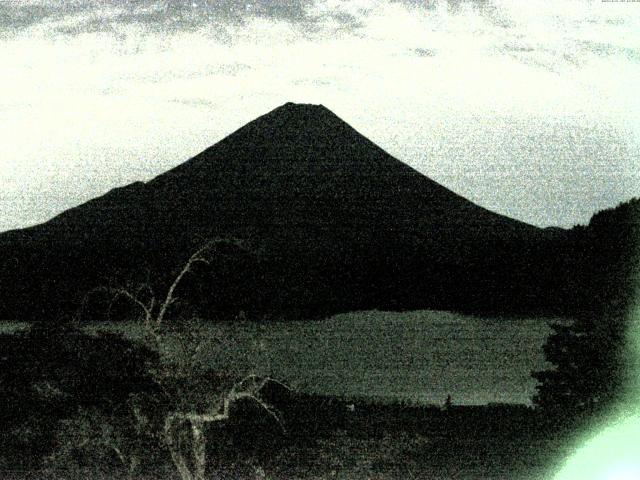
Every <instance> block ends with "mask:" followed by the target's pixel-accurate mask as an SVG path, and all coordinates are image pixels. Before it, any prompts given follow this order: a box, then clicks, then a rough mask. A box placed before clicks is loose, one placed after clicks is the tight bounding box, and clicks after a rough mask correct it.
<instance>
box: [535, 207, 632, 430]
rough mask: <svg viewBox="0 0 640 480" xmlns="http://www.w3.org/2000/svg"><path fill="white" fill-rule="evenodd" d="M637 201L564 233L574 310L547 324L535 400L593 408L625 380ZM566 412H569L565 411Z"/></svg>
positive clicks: (577, 409) (607, 401) (614, 395)
mask: <svg viewBox="0 0 640 480" xmlns="http://www.w3.org/2000/svg"><path fill="white" fill-rule="evenodd" d="M639 243H640V200H638V199H634V200H631V201H629V202H625V203H623V204H621V205H619V206H618V207H616V208H614V209H609V210H604V211H602V212H598V213H597V214H596V215H594V216H593V218H592V219H591V221H590V223H589V225H588V226H586V227H575V228H574V229H572V230H571V231H570V235H569V237H568V241H567V244H566V245H565V248H564V252H563V253H562V255H563V256H564V261H563V263H564V265H566V266H567V267H566V270H565V272H564V288H565V299H566V302H567V303H569V304H570V306H569V307H568V310H569V311H574V312H577V313H576V314H575V315H574V317H573V321H571V322H570V323H563V324H556V325H553V330H554V331H553V333H552V335H551V336H550V337H549V340H548V341H547V343H546V345H545V347H544V352H545V356H546V359H547V361H549V362H550V363H551V364H553V368H552V369H550V370H547V371H544V372H534V374H533V376H534V377H535V378H536V379H537V380H538V381H539V382H540V384H539V385H538V393H537V395H536V396H535V398H534V401H535V403H536V404H537V405H538V406H540V407H543V408H546V409H548V410H555V411H557V412H562V413H563V414H567V413H576V414H583V413H586V414H592V413H597V412H598V411H601V410H602V409H603V408H606V407H608V406H610V405H611V404H612V403H613V402H615V401H616V400H618V399H619V398H620V396H621V395H622V394H623V393H624V384H625V381H626V373H627V368H628V367H627V365H626V356H625V354H626V345H625V340H626V333H627V330H628V327H629V319H630V316H629V314H630V311H631V308H632V305H633V302H634V294H635V285H637V283H638V280H639V278H640V275H639V272H640V255H639V250H640V249H639ZM567 418H570V417H567Z"/></svg>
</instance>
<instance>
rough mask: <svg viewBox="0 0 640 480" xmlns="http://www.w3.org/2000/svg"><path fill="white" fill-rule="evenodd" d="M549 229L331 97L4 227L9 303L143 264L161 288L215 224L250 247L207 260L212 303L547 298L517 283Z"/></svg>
mask: <svg viewBox="0 0 640 480" xmlns="http://www.w3.org/2000/svg"><path fill="white" fill-rule="evenodd" d="M554 235H556V233H554ZM549 236H550V233H548V232H545V231H544V230H542V229H538V228H536V227H533V226H530V225H527V224H525V223H522V222H519V221H516V220H513V219H510V218H507V217H504V216H501V215H498V214H496V213H493V212H490V211H488V210H486V209H483V208H481V207H479V206H477V205H475V204H473V203H471V202H469V201H468V200H466V199H464V198H462V197H460V196H459V195H457V194H455V193H453V192H451V191H450V190H448V189H446V188H445V187H443V186H441V185H439V184H438V183H436V182H434V181H432V180H430V179H428V178H427V177H425V176H424V175H422V174H420V173H418V172H417V171H415V170H413V169H412V168H410V167H409V166H407V165H405V164H404V163H402V162H400V161H398V160H396V159H395V158H393V157H391V156H390V155H389V154H387V153H386V152H385V151H383V150H382V149H381V148H379V147H378V146H376V145H375V144H373V143H372V142H371V141H369V140H368V139H366V138H365V137H363V136H362V135H360V134H359V133H358V132H357V131H355V130H354V129H353V128H352V127H350V126H349V125H348V124H347V123H345V122H344V121H342V120H341V119H340V118H338V117H337V116H336V115H334V114H333V113H332V112H330V111H329V110H328V109H326V108H325V107H323V106H318V105H297V104H285V105H283V106H281V107H279V108H276V109H275V110H273V111H271V112H269V113H267V114H266V115H263V116H261V117H259V118H257V119H256V120H254V121H252V122H250V123H248V124H247V125H245V126H244V127H242V128H240V129H239V130H237V131H236V132H234V133H232V134H231V135H229V136H228V137H226V138H225V139H223V140H222V141H220V142H218V143H217V144H215V145H214V146H212V147H210V148H208V149H207V150H205V151H204V152H202V153H200V154H199V155H197V156H195V157H194V158H192V159H191V160H188V161H187V162H185V163H183V164H181V165H179V166H178V167H176V168H174V169H172V170H170V171H168V172H166V173H164V174H162V175H160V176H158V177H156V178H154V179H153V180H151V181H149V182H147V183H141V182H138V183H134V184H131V185H128V186H126V187H122V188H119V189H115V190H112V191H111V192H109V193H107V194H106V195H104V196H102V197H99V198H97V199H94V200H92V201H90V202H87V203H85V204H84V205H81V206H79V207H76V208H74V209H71V210H68V211H66V212H64V213H62V214H60V215H58V216H57V217H55V218H53V219H52V220H50V221H49V222H47V223H44V224H42V225H39V226H36V227H32V228H29V229H25V230H20V231H14V232H8V233H5V234H3V235H0V248H1V249H2V251H3V252H4V258H5V259H7V260H6V261H5V265H4V267H5V268H4V270H3V273H2V274H1V277H0V279H1V280H2V283H1V284H0V288H1V289H2V293H1V295H2V297H1V298H2V300H3V303H4V307H3V311H1V312H0V316H2V317H6V318H15V317H22V316H28V317H42V316H51V315H58V314H60V313H64V312H69V311H72V310H73V309H75V308H77V305H78V304H79V302H80V300H81V298H82V297H83V295H84V292H86V291H87V290H89V289H90V288H92V287H94V286H97V285H104V284H105V283H109V282H111V283H114V282H120V283H124V282H125V281H127V280H131V279H140V278H141V275H142V273H141V272H146V271H149V272H152V277H153V278H154V279H155V282H156V283H157V284H158V285H159V286H161V285H162V284H166V282H167V281H168V280H169V279H170V278H171V275H172V272H175V270H176V268H178V266H179V265H181V263H182V262H184V261H185V259H186V258H188V256H189V255H190V253H191V252H192V251H194V250H195V249H196V248H197V247H198V246H199V245H200V244H202V243H203V242H204V241H205V240H206V239H210V238H237V239H242V240H244V243H245V244H247V245H249V250H250V254H251V257H252V260H251V261H250V262H249V263H246V262H247V260H246V259H244V260H240V259H238V258H234V259H233V260H232V261H231V263H229V262H227V264H225V265H222V264H220V265H217V266H216V267H217V268H218V274H217V276H216V272H213V273H211V272H209V273H208V275H213V276H214V277H215V280H216V282H213V281H212V282H211V283H210V284H208V285H205V286H203V285H199V286H198V288H200V290H199V291H200V293H201V294H203V293H204V295H205V296H208V297H210V300H209V301H207V302H204V303H203V304H202V305H206V308H207V309H208V310H224V309H226V310H239V309H244V310H250V311H256V312H277V313H282V312H293V313H296V314H300V313H301V314H311V315H317V314H324V313H331V312H335V311H340V310H349V309H364V308H397V309H405V308H418V307H421V308H424V307H432V308H449V309H461V310H472V311H502V310H504V311H512V310H514V309H515V310H527V309H530V308H533V307H534V306H535V305H539V304H540V301H541V299H540V298H539V296H536V295H535V290H536V288H535V287H533V289H529V288H527V291H526V292H525V291H523V287H522V280H523V278H524V277H527V276H530V270H531V268H530V265H528V264H527V258H528V252H531V251H533V250H535V249H536V248H538V246H539V245H540V243H541V242H544V241H545V239H546V238H548V237H549ZM236 257H237V256H236ZM9 259H11V260H9ZM243 262H244V263H243ZM223 272H224V275H223V276H222V273H223ZM222 277H224V278H222ZM194 288H195V287H194ZM203 289H204V290H203ZM214 290H215V291H214ZM532 291H533V292H534V294H532ZM201 303H202V302H201Z"/></svg>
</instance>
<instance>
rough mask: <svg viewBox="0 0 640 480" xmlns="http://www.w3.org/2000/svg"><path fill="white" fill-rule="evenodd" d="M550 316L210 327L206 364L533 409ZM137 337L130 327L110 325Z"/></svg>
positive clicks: (324, 385) (335, 385) (318, 387)
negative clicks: (535, 373)
mask: <svg viewBox="0 0 640 480" xmlns="http://www.w3.org/2000/svg"><path fill="white" fill-rule="evenodd" d="M550 321H551V320H547V319H540V318H524V319H523V318H518V319H510V318H486V317H485V318H480V317H471V316H463V315H459V314H453V313H448V312H437V311H416V312H405V313H395V312H380V311H367V312H356V313H348V314H341V315H336V316H334V317H331V318H329V319H326V320H320V321H290V322H273V323H266V324H257V323H252V322H243V323H241V324H232V323H223V324H216V325H212V324H208V325H204V326H201V327H200V330H198V331H197V332H196V331H194V337H193V338H192V339H191V340H189V341H190V342H191V345H192V346H193V345H194V344H195V343H197V342H198V338H200V339H202V338H208V339H209V340H210V342H209V344H208V345H207V344H205V345H204V348H202V349H201V350H202V352H203V353H202V352H201V355H202V361H204V362H206V363H208V364H211V365H219V366H225V367H228V368H232V369H236V370H239V371H247V370H254V371H256V372H260V373H269V374H270V375H272V376H274V377H275V378H278V379H282V380H284V381H286V382H288V383H290V384H291V385H292V386H294V387H297V388H299V389H301V390H304V391H308V392H316V393H326V394H332V395H338V396H344V397H367V398H375V399H377V400H408V401H412V402H421V403H434V404H442V403H443V402H444V400H445V398H446V397H447V395H451V397H452V399H453V402H454V404H486V403H490V402H507V403H525V404H530V403H531V397H532V396H533V394H534V393H535V385H536V382H535V380H534V379H533V378H531V376H530V373H531V371H532V370H540V369H543V368H545V367H547V366H548V365H546V364H545V361H544V355H543V352H542V345H543V344H544V342H545V340H546V338H547V336H548V335H549V333H550V328H549V322H550ZM112 328H115V329H118V330H119V329H124V330H125V331H126V332H127V333H128V334H130V335H131V336H134V337H135V336H136V333H135V328H132V327H131V325H129V326H123V325H122V324H120V325H119V326H118V325H112V326H111V327H110V329H112Z"/></svg>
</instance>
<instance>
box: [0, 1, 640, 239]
mask: <svg viewBox="0 0 640 480" xmlns="http://www.w3.org/2000/svg"><path fill="white" fill-rule="evenodd" d="M245 5H246V4H245V3H244V2H240V1H237V0H222V1H198V0H195V1H189V2H186V1H182V0H180V1H171V2H169V1H151V0H132V1H127V2H125V1H117V2H116V1H110V2H109V1H89V0H77V1H73V0H71V1H66V0H65V1H62V0H50V1H44V0H38V1H35V0H27V1H20V2H17V1H15V2H0V29H2V31H3V33H2V34H1V35H2V37H1V38H0V64H1V65H2V66H3V75H2V76H0V90H1V91H3V92H4V95H3V96H1V97H0V122H1V123H2V125H3V126H4V127H3V129H2V131H0V183H1V184H2V186H3V199H2V202H3V204H5V205H6V203H7V202H9V200H8V199H10V198H12V199H13V202H14V204H13V206H12V207H11V209H5V210H3V211H6V212H10V213H8V214H6V215H5V216H3V217H0V230H3V229H5V228H9V227H14V226H19V225H25V224H28V223H34V222H35V221H43V220H45V219H46V218H48V217H50V216H52V215H53V214H55V213H57V212H58V211H60V210H61V209H62V208H68V207H70V206H73V205H74V204H77V203H79V202H81V201H84V200H88V199H89V198H92V197H94V196H96V195H99V194H101V193H104V192H106V191H108V190H109V189H111V188H113V187H115V186H118V185H122V184H124V183H127V182H130V181H134V180H145V179H148V178H150V177H152V176H154V175H156V174H159V173H161V172H162V171H164V170H166V169H168V168H171V167H173V166H175V165H177V164H178V163H180V162H182V161H184V160H186V159H187V158H189V156H191V155H193V154H196V153H198V151H200V150H202V149H204V148H206V147H207V146H209V145H211V144H212V143H214V142H215V141H217V140H220V139H221V138H222V137H223V136H225V135H226V134H228V133H230V132H231V131H233V130H234V129H235V128H238V127H240V126H241V125H243V124H244V123H246V122H247V121H249V120H251V119H253V118H255V117H256V116H258V115H260V114H262V113H264V112H266V111H268V110H269V109H271V108H274V107H276V106H278V105H279V104H282V103H284V102H286V101H300V102H311V103H323V104H325V105H326V106H328V107H329V108H331V109H332V110H334V111H335V112H336V113H337V114H338V115H340V116H341V117H343V118H344V119H345V120H347V121H349V122H350V123H351V124H353V126H354V127H356V128H357V129H359V130H360V131H361V132H362V133H364V134H365V135H367V136H368V137H370V138H371V139H372V140H373V141H375V142H376V143H378V144H380V145H381V146H382V147H383V148H385V149H387V150H388V151H390V153H392V154H394V155H395V156H397V157H398V158H400V159H401V160H403V161H406V162H408V163H410V164H411V165H412V166H414V167H416V168H418V169H419V170H420V171H422V172H423V173H425V174H427V175H429V176H431V177H433V178H434V179H435V180H437V181H440V182H442V183H444V184H445V185H446V186H448V187H449V188H452V189H453V190H455V191H457V192H460V193H462V194H464V195H467V196H469V197H471V198H472V199H474V200H476V201H478V202H480V203H481V204H483V205H485V206H488V207H491V208H495V209H497V210H498V211H503V212H507V213H509V214H511V215H514V216H516V217H519V218H522V219H524V220H528V221H531V222H534V223H539V224H564V225H566V224H571V223H573V222H575V221H585V220H586V219H587V218H588V214H589V212H592V211H593V210H595V208H596V206H597V207H598V208H599V207H602V206H607V202H609V204H615V203H617V201H619V200H623V199H624V195H626V194H628V193H629V192H630V191H631V185H632V184H633V182H634V181H636V180H637V175H636V176H634V175H633V174H632V173H630V172H633V171H634V169H635V170H636V171H640V164H638V162H640V155H638V151H639V150H640V149H639V148H638V145H640V118H639V116H640V98H638V97H633V96H630V95H629V92H630V91H635V89H636V88H637V85H638V84H640V61H639V58H638V49H637V48H635V45H637V44H639V42H638V41H637V39H638V35H639V33H640V11H638V9H635V10H633V9H632V8H631V7H632V6H631V7H630V5H624V4H623V5H624V7H625V8H624V9H623V8H622V7H616V6H614V5H613V4H610V3H606V4H601V3H600V2H594V3H593V4H585V3H584V2H573V1H567V2H559V3H558V2H551V1H536V0H531V1H530V2H515V3H514V2H507V1H506V0H493V1H489V0H487V1H460V2H455V4H453V3H447V2H427V1H422V0H421V1H417V0H415V1H413V0H398V1H391V0H351V1H348V2H347V1H342V0H313V1H311V0H310V1H303V2H295V3H294V2H285V1H282V2H274V1H264V2H255V3H253V4H251V5H252V6H251V8H247V7H246V6H245ZM634 11H635V12H637V13H635V14H633V12H634ZM513 125H517V128H515V129H514V128H512V126H513ZM550 128H553V129H555V130H552V131H551V133H550ZM576 132H577V133H576ZM611 132H614V133H611ZM525 133H526V135H525ZM594 142H595V143H599V144H601V145H602V148H595V147H592V146H591V145H592V144H593V143H594ZM544 145H553V146H554V148H546V147H545V148H546V149H545V148H543V146H544ZM622 147H624V148H622ZM532 149H533V150H532ZM558 158H560V159H561V161H562V162H561V164H558V165H555V164H554V163H553V162H554V161H555V160H557V159H558ZM43 159H44V160H43ZM595 160H598V162H599V163H597V162H596V163H594V162H595ZM605 160H608V161H609V163H610V165H611V167H610V168H609V167H607V168H605V167H604V166H603V165H604V163H603V162H604V161H605ZM552 167H553V168H555V167H557V168H558V169H557V170H555V171H554V170H553V168H552ZM574 167H575V168H574ZM636 167H637V168H636ZM471 171H473V172H474V175H473V178H471V177H470V176H469V175H467V173H465V172H471ZM496 172H497V173H496ZM500 172H509V176H508V178H503V177H501V176H500V175H498V173H500ZM599 172H600V173H602V172H604V173H603V174H602V175H600V176H599ZM605 174H606V175H608V177H607V176H603V175H605ZM572 175H573V178H574V181H573V184H572V183H571V181H570V179H571V178H572ZM589 175H590V176H591V177H593V178H594V181H593V182H592V183H593V186H592V187H591V188H592V190H593V191H591V192H589V191H587V190H588V188H590V187H589V185H590V183H589V182H591V180H589ZM550 179H560V180H557V181H555V180H554V181H555V183H553V185H551V183H550V182H551V180H550ZM612 179H613V180H612ZM607 182H609V183H607ZM609 184H614V185H617V186H615V187H612V186H611V185H609ZM495 185H500V187H501V188H495ZM542 186H544V187H542ZM544 189H548V191H549V192H550V193H548V194H544V191H543V190H544ZM527 192H529V193H527ZM47 198H49V199H50V200H49V203H47ZM563 198H564V199H565V200H566V205H564V206H562V208H560V207H559V206H558V205H559V204H560V203H562V202H563V201H565V200H563ZM35 203H38V207H37V208H35V207H34V204H35ZM527 205H529V206H527ZM7 208H8V207H7Z"/></svg>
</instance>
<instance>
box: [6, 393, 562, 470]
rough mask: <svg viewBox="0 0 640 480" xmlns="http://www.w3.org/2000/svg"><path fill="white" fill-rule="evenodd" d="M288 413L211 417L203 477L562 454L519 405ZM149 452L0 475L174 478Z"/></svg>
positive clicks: (547, 461)
mask: <svg viewBox="0 0 640 480" xmlns="http://www.w3.org/2000/svg"><path fill="white" fill-rule="evenodd" d="M280 407H283V405H282V404H281V405H280ZM286 413H287V415H286V426H287V431H286V433H284V434H283V433H281V431H280V430H279V429H278V428H277V426H276V425H274V422H273V420H272V419H270V418H265V417H264V416H263V415H261V414H260V413H259V412H258V411H257V410H253V409H252V408H251V407H250V406H247V408H246V409H245V408H241V409H240V410H239V411H236V412H235V414H234V416H233V417H232V419H231V420H230V421H229V422H227V423H226V424H224V425H222V424H221V425H216V426H211V427H209V428H208V431H207V438H208V447H207V457H208V459H209V461H208V469H207V476H206V478H211V479H293V478H300V479H325V478H330V479H380V480H382V479H430V480H434V479H436V480H437V479H442V480H444V479H461V480H462V479H487V480H488V479H495V480H498V479H500V480H511V479H513V480H529V479H547V478H551V477H552V476H553V472H554V471H555V468H556V466H557V465H558V462H561V461H562V459H563V457H565V456H566V455H567V454H568V446H567V443H566V442H567V438H568V435H567V432H568V431H569V430H568V429H567V428H566V427H565V428H564V429H563V428H560V427H558V425H554V424H552V422H550V421H549V420H548V419H545V418H544V417H543V416H542V415H541V413H540V412H539V411H537V410H535V409H532V408H528V407H526V406H520V405H493V406H492V405H490V406H482V407H481V406H474V407H472V406H464V407H457V406H452V407H450V408H446V409H445V408H440V407H435V406H428V407H425V406H411V405H403V404H391V405H380V404H367V403H364V402H356V403H350V402H345V401H343V400H338V399H335V398H331V397H319V396H313V397H312V396H307V395H296V396H295V399H293V400H291V399H289V400H288V401H287V408H286ZM563 432H564V433H563ZM157 458H158V463H157V464H156V466H155V467H153V468H151V469H148V468H147V469H145V470H146V471H144V472H143V471H139V472H137V473H136V474H135V475H134V476H129V477H127V474H126V472H125V470H124V469H123V468H121V466H120V465H118V463H117V461H115V460H114V462H112V463H111V464H110V465H109V462H107V463H105V462H104V459H101V462H100V465H98V464H97V463H94V464H92V463H91V462H90V460H89V461H88V459H86V458H85V459H82V458H81V455H80V454H79V457H78V458H76V460H77V463H74V464H73V465H68V466H64V465H57V466H56V468H44V469H42V468H36V469H28V468H24V469H19V470H15V469H14V468H11V467H10V466H8V465H3V472H2V478H34V479H35V478H50V479H56V480H57V479H62V478H65V479H66V478H69V479H71V478H74V479H75V478H87V479H90V478H154V479H156V478H168V479H178V478H179V476H178V475H177V473H176V472H175V470H174V468H173V466H172V464H171V461H170V459H169V458H164V459H163V456H162V455H160V456H158V457H157ZM83 463H84V465H83Z"/></svg>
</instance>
